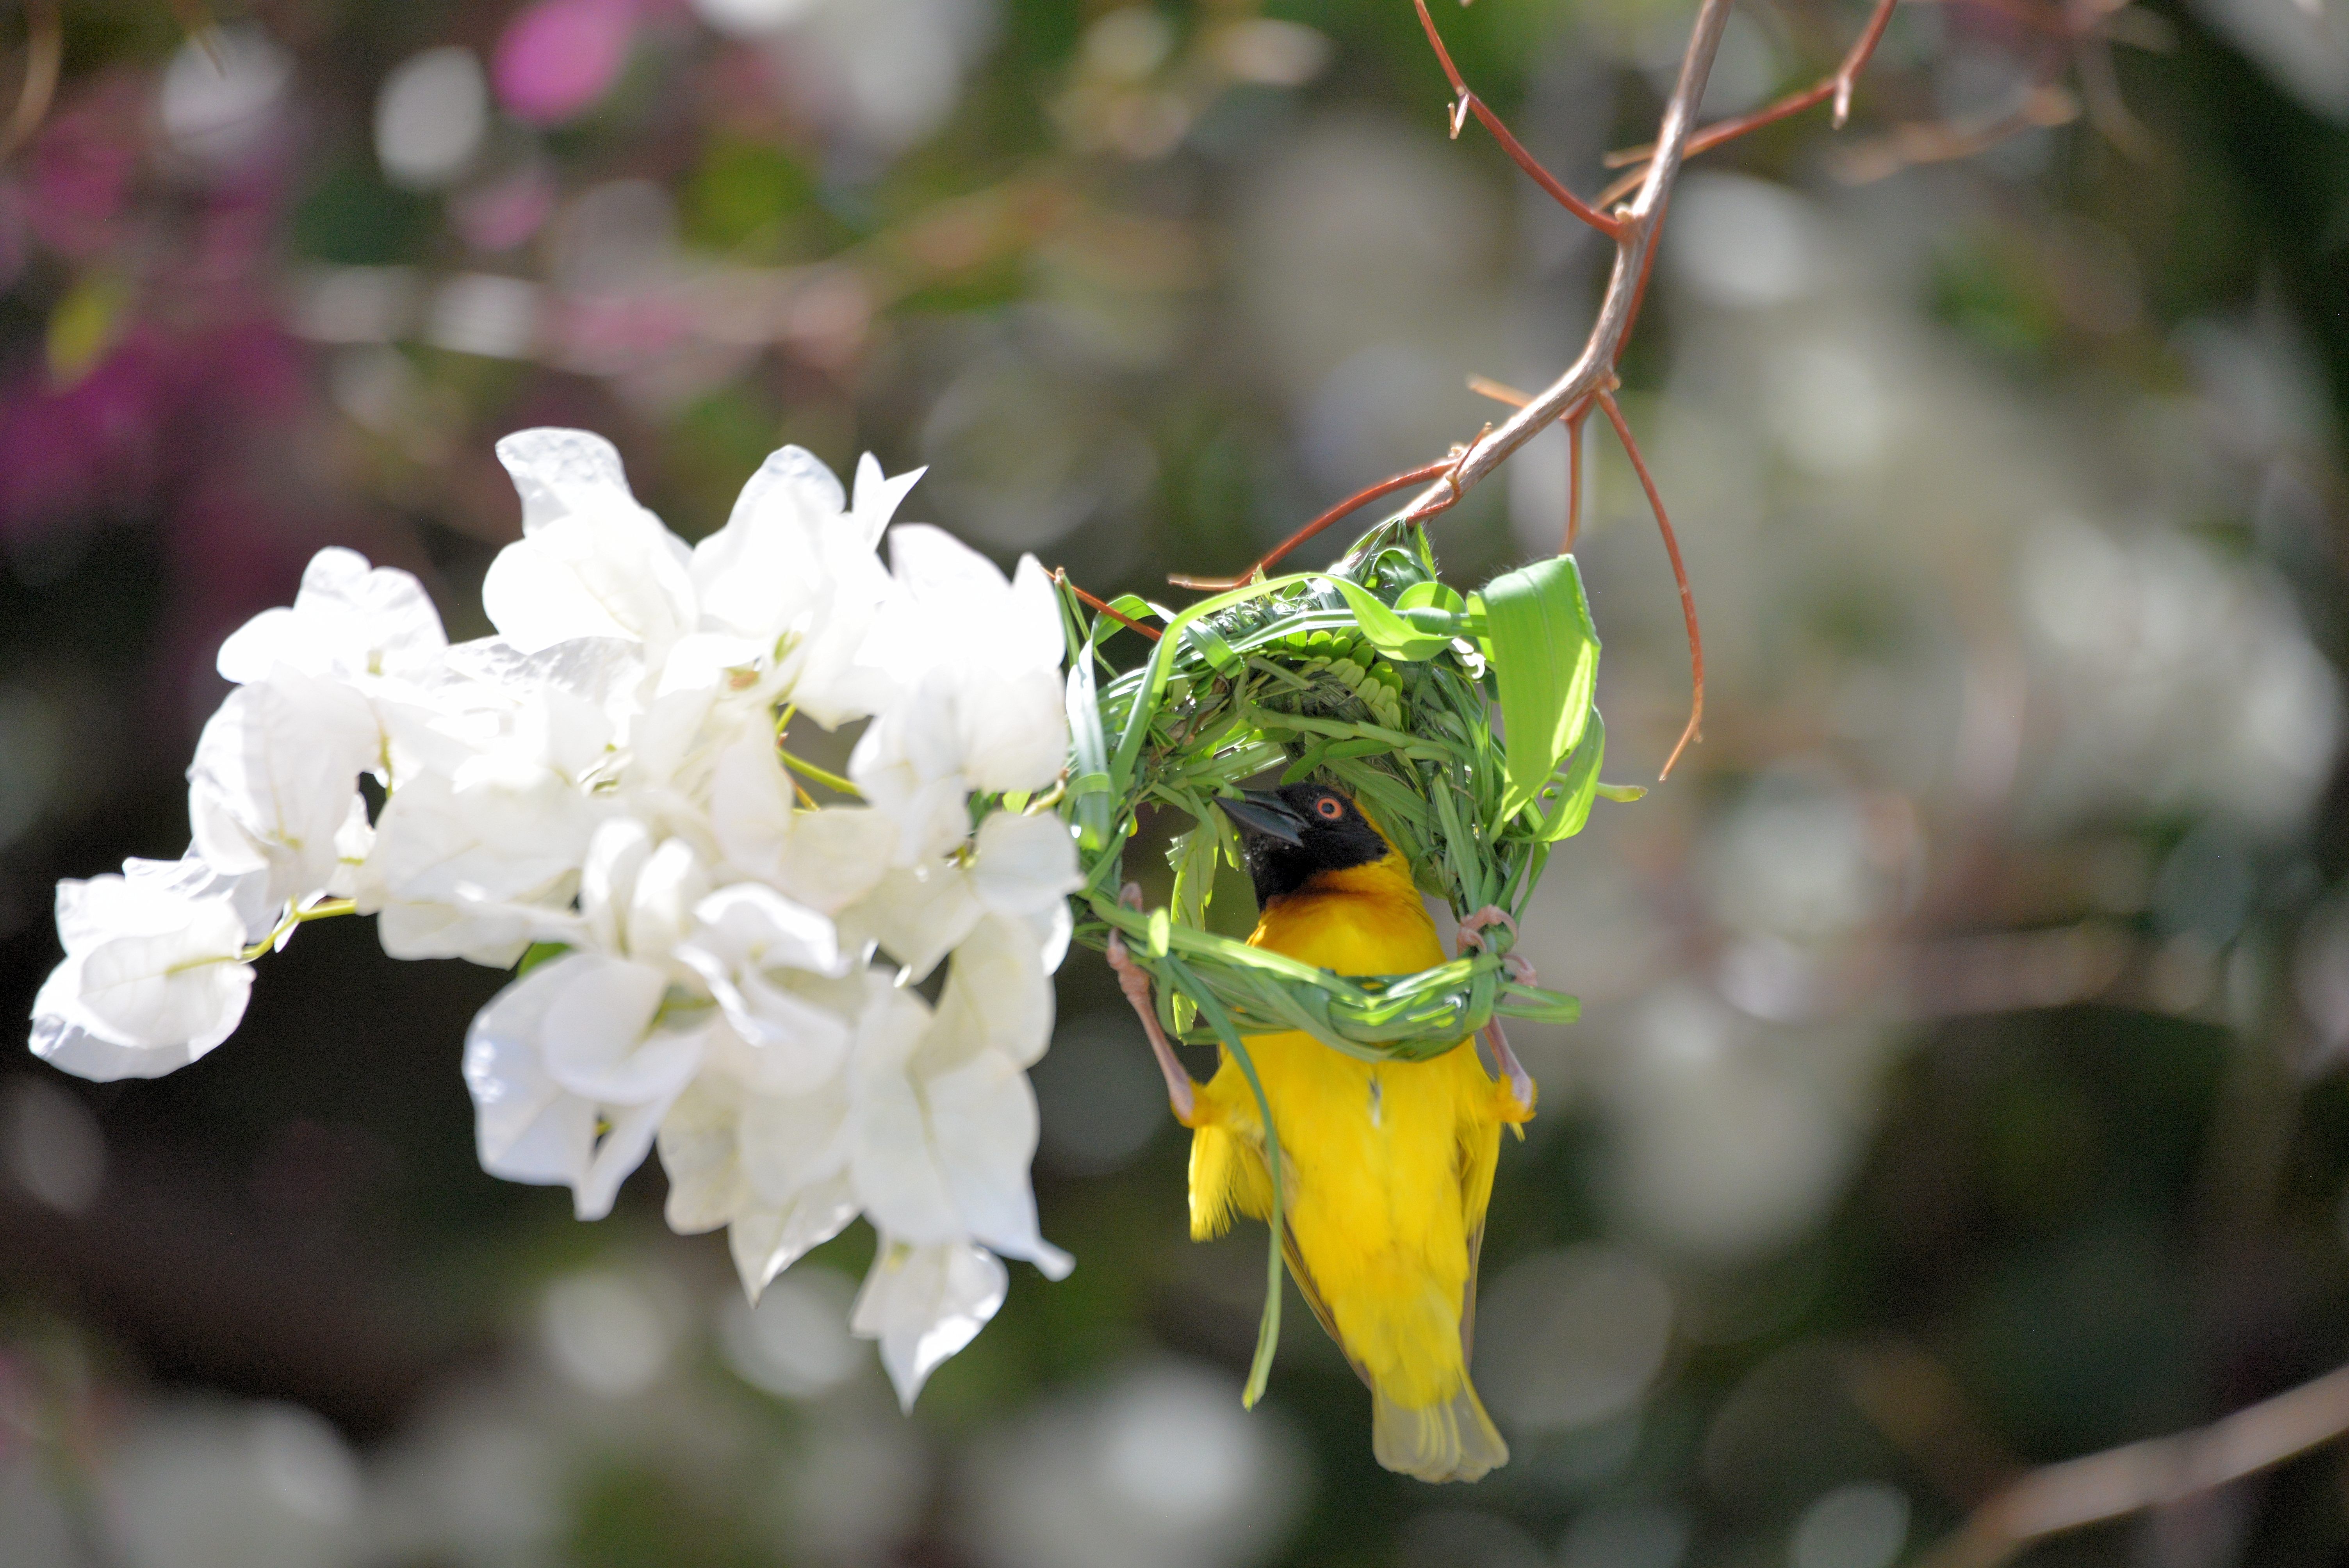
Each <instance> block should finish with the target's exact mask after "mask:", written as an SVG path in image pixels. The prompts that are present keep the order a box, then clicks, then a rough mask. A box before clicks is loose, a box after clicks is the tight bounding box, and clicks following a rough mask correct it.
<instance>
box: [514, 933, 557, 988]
mask: <svg viewBox="0 0 2349 1568" xmlns="http://www.w3.org/2000/svg"><path fill="white" fill-rule="evenodd" d="M570 951H571V944H569V943H567V942H533V943H532V944H530V946H529V947H528V948H526V949H525V950H524V951H523V955H522V962H521V963H519V964H517V965H514V978H515V979H517V980H519V979H521V978H522V977H523V975H527V974H529V973H530V972H531V971H532V970H533V969H535V968H537V967H538V966H539V965H542V964H543V963H545V962H546V961H547V960H548V959H550V958H560V957H562V956H563V955H564V954H566V953H568V952H570Z"/></svg>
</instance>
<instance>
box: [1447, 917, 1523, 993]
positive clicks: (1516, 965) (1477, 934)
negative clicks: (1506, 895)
mask: <svg viewBox="0 0 2349 1568" xmlns="http://www.w3.org/2000/svg"><path fill="white" fill-rule="evenodd" d="M1496 925H1497V926H1499V927H1501V928H1502V929H1503V930H1504V931H1506V932H1507V933H1508V934H1509V944H1510V945H1511V946H1512V947H1514V946H1515V945H1516V940H1517V923H1516V920H1514V919H1513V918H1511V916H1510V914H1509V912H1508V911H1507V910H1506V909H1503V908H1502V907H1501V906H1500V905H1498V904H1494V903H1488V904H1486V905H1485V907H1484V908H1482V909H1480V910H1478V911H1477V912H1476V913H1474V914H1471V915H1468V916H1466V917H1464V919H1463V920H1462V921H1461V922H1460V942H1461V945H1463V946H1464V947H1474V948H1475V949H1476V950H1477V951H1478V952H1480V953H1481V952H1483V951H1485V949H1486V948H1487V947H1488V946H1489V945H1490V944H1489V942H1488V940H1487V939H1486V937H1485V932H1487V931H1489V930H1491V929H1492V928H1493V927H1494V926H1496ZM1500 956H1501V969H1502V972H1503V973H1504V974H1506V975H1508V977H1509V978H1510V979H1512V980H1514V981H1516V983H1517V984H1518V985H1533V984H1534V983H1535V982H1534V965H1533V960H1531V959H1529V958H1527V957H1526V956H1525V955H1524V954H1520V953H1513V952H1504V953H1503V954H1501V955H1500Z"/></svg>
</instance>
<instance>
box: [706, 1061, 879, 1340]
mask: <svg viewBox="0 0 2349 1568" xmlns="http://www.w3.org/2000/svg"><path fill="white" fill-rule="evenodd" d="M814 1103H820V1102H816V1101H812V1100H810V1099H797V1100H794V1099H773V1100H770V1101H766V1102H763V1103H761V1102H756V1101H750V1100H746V1099H745V1098H744V1097H743V1095H742V1093H741V1091H740V1087H739V1086H738V1085H736V1084H734V1083H732V1082H730V1080H728V1079H726V1078H722V1077H713V1076H710V1075H707V1074H705V1075H704V1076H703V1077H702V1078H698V1079H696V1080H695V1082H694V1083H693V1084H692V1086H691V1087H689V1088H688V1089H687V1090H686V1091H685V1093H684V1094H683V1095H681V1096H679V1097H678V1101H677V1103H676V1104H675V1105H673V1106H671V1107H670V1108H669V1111H668V1114H667V1116H666V1117H664V1118H663V1119H661V1125H660V1140H659V1141H660V1156H661V1169H662V1170H663V1171H665V1172H667V1176H668V1206H667V1220H668V1223H669V1228H670V1229H671V1230H674V1231H676V1232H677V1233H678V1234H680V1235H695V1234H698V1233H700V1232H703V1231H711V1230H716V1229H717V1228H718V1227H719V1226H720V1225H723V1226H725V1227H726V1242H727V1248H728V1250H729V1251H730V1253H732V1254H733V1258H734V1267H735V1270H736V1272H737V1273H738V1274H740V1275H741V1279H742V1288H743V1290H744V1291H745V1292H747V1293H748V1294H749V1295H750V1299H751V1300H752V1301H753V1302H755V1301H757V1300H758V1299H759V1295H760V1293H761V1292H762V1291H764V1290H765V1289H766V1288H767V1285H768V1284H769V1283H770V1282H771V1281H772V1280H773V1279H774V1277H775V1276H776V1275H777V1274H781V1273H782V1272H783V1270H785V1269H787V1268H789V1267H791V1265H792V1264H794V1263H797V1262H798V1261H799V1260H800V1258H801V1257H802V1256H803V1255H805V1254H806V1253H807V1252H808V1251H809V1249H811V1248H812V1247H815V1246H819V1245H821V1244H822V1243H825V1242H828V1241H830V1240H832V1238H833V1237H834V1236H836V1235H838V1234H840V1233H841V1232H842V1231H843V1230H845V1229H846V1228H847V1226H848V1222H850V1221H852V1220H854V1219H855V1218H856V1192H855V1189H854V1185H853V1184H852V1182H851V1181H850V1180H849V1175H848V1170H847V1164H846V1161H843V1160H838V1159H834V1158H833V1157H832V1155H831V1151H829V1150H816V1151H815V1152H816V1154H817V1156H818V1157H817V1159H816V1160H814V1161H812V1163H816V1164H827V1163H828V1164H829V1166H830V1169H829V1170H828V1171H827V1172H826V1173H824V1174H822V1175H819V1176H815V1177H812V1178H808V1177H805V1176H803V1175H802V1173H801V1172H800V1171H796V1170H792V1169H789V1168H788V1167H789V1166H790V1165H791V1164H792V1160H791V1157H792V1154H793V1153H795V1152H796V1153H804V1152H808V1150H806V1149H805V1148H804V1146H802V1145H799V1144H796V1143H795V1142H794V1140H792V1138H791V1136H790V1134H789V1131H788V1130H785V1129H782V1128H780V1127H778V1126H777V1125H776V1124H777V1123H778V1122H779V1121H781V1120H782V1119H787V1118H789V1117H791V1116H792V1114H793V1113H794V1112H803V1111H805V1110H807V1109H810V1108H811V1105H812V1104H814ZM754 1110H755V1111H756V1112H757V1114H758V1119H757V1120H756V1121H753V1122H752V1136H753V1140H754V1142H755V1144H756V1146H757V1147H759V1148H761V1149H762V1150H768V1151H770V1152H771V1154H773V1155H774V1156H776V1157H777V1159H778V1160H780V1161H781V1162H782V1163H783V1165H784V1166H785V1167H787V1168H785V1169H781V1170H778V1169H776V1168H775V1164H776V1161H768V1162H766V1163H763V1164H756V1163H753V1162H750V1161H744V1160H743V1159H742V1157H741V1154H742V1130H743V1127H744V1125H745V1123H746V1121H750V1120H751V1113H752V1112H753V1111H754ZM818 1126H819V1131H820V1132H821V1131H823V1130H827V1129H828V1126H829V1124H827V1123H824V1122H823V1121H822V1120H819V1124H818ZM754 1176H755V1177H756V1178H757V1180H755V1181H754V1180H753V1178H754Z"/></svg>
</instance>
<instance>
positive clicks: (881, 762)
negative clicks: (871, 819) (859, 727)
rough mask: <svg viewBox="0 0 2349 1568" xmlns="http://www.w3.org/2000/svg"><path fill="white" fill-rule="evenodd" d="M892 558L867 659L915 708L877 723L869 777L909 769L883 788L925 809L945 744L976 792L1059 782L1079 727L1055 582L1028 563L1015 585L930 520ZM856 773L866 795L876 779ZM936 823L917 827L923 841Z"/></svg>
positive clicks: (865, 750)
mask: <svg viewBox="0 0 2349 1568" xmlns="http://www.w3.org/2000/svg"><path fill="white" fill-rule="evenodd" d="M889 560H890V564H891V566H892V568H893V580H894V583H895V588H896V592H895V593H893V594H892V595H891V597H890V598H889V600H888V602H887V603H886V604H885V606H884V608H883V611H882V614H880V616H879V617H878V619H877V620H876V621H875V622H874V627H873V632H872V634H871V636H870V637H868V638H867V639H866V643H865V652H864V658H865V660H866V662H868V663H870V664H872V665H874V667H876V668H879V669H882V670H885V671H886V672H887V673H888V674H889V675H890V676H891V677H892V679H894V680H895V682H896V684H897V686H898V687H899V688H900V690H901V691H902V692H904V693H905V694H906V696H907V697H908V698H910V699H912V700H910V701H905V702H896V703H893V704H892V705H891V707H890V709H889V710H888V711H886V712H885V713H884V714H883V715H882V717H880V718H878V719H876V720H875V721H874V727H873V730H872V731H870V732H868V733H867V735H866V737H865V738H864V742H863V743H862V744H861V745H860V747H859V752H860V754H862V755H863V757H864V768H865V769H866V770H867V772H869V773H871V774H872V775H874V777H875V779H876V781H879V780H880V776H881V775H882V774H883V773H884V772H885V771H887V770H892V769H895V770H897V771H899V772H900V773H901V774H903V775H904V776H903V777H901V778H900V779H895V780H893V781H886V782H882V783H881V788H882V789H883V791H884V793H885V795H888V796H890V797H892V798H895V797H898V796H904V797H905V798H907V799H909V800H910V801H911V802H913V803H914V804H915V805H916V807H920V806H926V801H924V800H923V799H922V797H921V793H920V791H921V788H922V786H924V785H926V784H929V783H931V782H933V781H934V780H935V779H936V778H938V777H941V776H944V775H942V774H941V773H940V772H939V770H938V769H937V762H936V758H937V756H938V753H939V749H940V747H941V745H942V744H943V745H944V746H945V747H946V748H947V750H948V751H949V752H950V754H951V757H952V766H951V769H948V770H947V771H948V772H950V774H951V776H954V777H957V778H959V779H961V780H962V781H963V785H964V788H965V789H966V790H976V791H982V792H990V791H999V790H1008V789H1042V788H1043V787H1044V786H1045V785H1047V784H1049V783H1050V782H1051V781H1052V779H1054V778H1056V777H1057V776H1058V775H1059V774H1060V771H1061V766H1062V764H1063V763H1065V762H1066V761H1067V759H1068V750H1069V722H1068V710H1067V706H1066V701H1065V696H1066V694H1065V692H1064V690H1063V687H1062V686H1061V675H1060V670H1061V655H1062V654H1063V653H1064V651H1065V648H1066V644H1065V640H1064V637H1063V634H1062V632H1061V612H1060V606H1059V604H1058V603H1057V602H1056V600H1055V598H1054V596H1053V592H1052V583H1051V578H1050V574H1049V573H1046V572H1045V570H1044V569H1043V567H1041V566H1040V565H1039V564H1038V563H1037V562H1036V558H1035V557H1034V556H1032V555H1026V556H1022V557H1020V560H1019V570H1018V571H1017V572H1016V573H1014V574H1013V575H1012V576H1011V577H1010V578H1009V579H1006V578H1005V576H1004V575H1003V573H1001V572H1000V571H999V570H997V568H996V566H995V563H994V562H990V561H988V559H987V557H985V556H984V555H981V554H979V553H978V552H977V551H975V550H973V549H971V548H970V547H969V546H968V545H967V544H965V543H963V542H961V541H959V540H957V539H956V538H955V537H954V536H953V535H952V534H949V533H947V532H945V531H943V530H940V529H936V528H931V527H929V526H927V525H926V524H923V523H905V524H903V525H900V526H899V527H897V528H895V529H894V530H892V531H891V532H890V534H889ZM916 727H918V728H919V730H920V731H921V733H913V732H912V731H914V730H915V728H916ZM908 769H910V771H907V770H908ZM851 773H852V776H853V777H854V778H855V779H856V780H857V784H858V786H859V788H864V783H865V777H866V775H865V774H862V773H857V772H856V771H855V769H854V763H852V768H851ZM866 793H867V795H868V796H872V794H873V792H872V791H871V790H869V789H868V790H867V791H866ZM875 799H876V803H880V801H879V799H878V798H877V797H876V798H875ZM925 820H926V819H924V818H916V819H914V820H911V821H909V822H908V823H907V824H906V825H907V826H908V828H909V830H914V831H916V832H918V831H919V830H920V829H921V827H922V826H923V825H924V822H925Z"/></svg>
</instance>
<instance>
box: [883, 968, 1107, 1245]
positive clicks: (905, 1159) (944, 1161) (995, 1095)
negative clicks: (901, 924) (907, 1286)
mask: <svg viewBox="0 0 2349 1568" xmlns="http://www.w3.org/2000/svg"><path fill="white" fill-rule="evenodd" d="M953 983H954V982H953V979H952V977H951V975H950V976H949V977H948V980H947V985H948V986H949V988H951V987H952V985H953ZM867 985H868V987H869V990H870V999H869V1002H868V1005H867V1006H866V1009H865V1012H864V1016H863V1017H862V1018H860V1019H859V1020H858V1021H857V1030H856V1045H855V1048H854V1055H853V1057H852V1058H851V1060H850V1063H849V1078H850V1080H851V1081H850V1084H849V1090H848V1096H847V1106H846V1109H847V1114H848V1117H849V1121H850V1126H849V1134H848V1137H849V1150H848V1155H849V1168H850V1171H851V1173H852V1175H853V1176H854V1179H855V1186H856V1196H857V1200H858V1202H860V1203H861V1204H862V1205H863V1206H864V1212H865V1213H866V1214H867V1215H868V1216H870V1217H871V1218H872V1220H873V1222H874V1224H875V1225H877V1226H879V1227H881V1228H882V1229H883V1230H885V1231H887V1232H888V1233H891V1234H893V1235H895V1236H897V1237H900V1238H901V1239H903V1240H905V1241H908V1242H912V1243H917V1244H928V1243H938V1242H947V1241H955V1240H960V1239H963V1238H966V1237H968V1238H974V1239H976V1240H978V1241H980V1242H983V1243H986V1244H987V1245H988V1246H989V1247H992V1248H993V1249H994V1250H995V1251H997V1252H999V1253H1002V1254H1003V1255H1005V1256H1006V1257H1015V1258H1025V1259H1027V1260H1029V1261H1030V1262H1031V1263H1033V1264H1035V1265H1036V1266H1037V1267H1038V1268H1039V1269H1040V1270H1042V1271H1043V1273H1044V1274H1046V1275H1047V1276H1048V1277H1050V1278H1052V1279H1059V1278H1061V1276H1062V1275H1064V1274H1067V1273H1068V1272H1069V1269H1070V1266H1071V1265H1070V1262H1069V1257H1068V1254H1067V1253H1063V1252H1061V1250H1060V1249H1059V1248H1057V1247H1054V1246H1052V1245H1050V1243H1047V1242H1045V1241H1044V1240H1043V1238H1042V1237H1041V1236H1040V1235H1039V1234H1038V1233H1037V1228H1036V1199H1035V1194H1034V1193H1033V1192H1032V1191H1030V1188H1029V1185H1028V1167H1029V1164H1030V1161H1032V1160H1033V1159H1034V1158H1035V1154H1036V1124H1037V1118H1036V1096H1035V1091H1034V1090H1033V1089H1031V1088H1030V1087H1029V1084H1028V1077H1027V1075H1026V1074H1025V1073H1024V1072H1022V1071H1021V1070H1020V1066H1019V1062H1018V1061H1017V1060H1015V1059H1014V1058H1013V1057H1010V1056H1008V1055H1006V1054H1005V1053H1003V1052H1000V1051H998V1050H995V1049H993V1048H992V1047H990V1046H989V1045H988V1041H987V1039H986V1038H985V1037H984V1036H983V1035H981V1034H980V1033H978V1031H976V1030H975V1029H973V1028H972V1027H970V1022H971V1015H970V1014H969V1013H968V1011H967V1010H965V1009H962V1008H959V1007H957V1008H949V1009H947V1010H945V1011H943V1012H940V1013H936V1014H933V1013H932V1012H931V1010H930V1008H929V1006H927V1004H926V1003H924V1002H923V1001H922V999H921V998H920V997H919V996H917V995H914V994H913V993H912V992H909V991H905V990H901V989H899V988H897V987H896V986H894V985H889V984H888V982H887V981H886V980H885V978H883V977H882V976H881V975H879V974H878V973H877V972H876V973H875V974H874V975H871V976H869V977H868V980H867Z"/></svg>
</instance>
